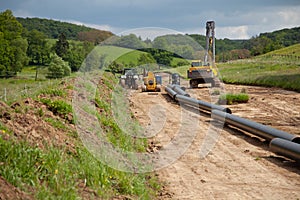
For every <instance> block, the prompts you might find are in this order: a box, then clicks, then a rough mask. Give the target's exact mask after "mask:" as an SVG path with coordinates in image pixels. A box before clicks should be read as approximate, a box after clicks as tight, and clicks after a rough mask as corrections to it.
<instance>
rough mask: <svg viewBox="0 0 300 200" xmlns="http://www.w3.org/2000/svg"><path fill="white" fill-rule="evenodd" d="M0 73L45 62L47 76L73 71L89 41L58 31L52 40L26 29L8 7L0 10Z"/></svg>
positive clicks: (9, 73) (89, 47)
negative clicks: (68, 37) (53, 40)
mask: <svg viewBox="0 0 300 200" xmlns="http://www.w3.org/2000/svg"><path fill="white" fill-rule="evenodd" d="M0 43H1V46H0V52H1V53H0V77H5V78H8V77H12V76H15V75H16V74H17V73H18V72H21V70H22V68H23V67H24V66H25V65H28V64H29V65H36V66H37V68H36V69H37V71H38V69H39V66H40V67H42V66H48V71H49V73H48V74H47V77H48V78H60V77H63V76H66V75H69V74H70V73H71V71H77V70H78V69H79V68H80V66H81V63H82V62H83V60H84V58H85V57H86V55H87V54H88V53H89V52H90V51H91V50H92V49H93V47H94V44H93V43H92V42H87V41H86V42H76V41H70V40H68V39H67V37H66V34H65V33H64V32H61V33H60V34H59V35H58V38H57V40H56V41H55V43H54V44H52V43H53V42H51V40H49V36H47V35H46V34H45V33H43V32H41V31H38V30H36V29H32V30H27V29H26V28H24V27H23V26H22V24H21V23H20V22H19V21H18V20H17V19H16V18H15V17H14V16H13V13H12V12H11V11H10V10H6V11H4V12H2V13H0Z"/></svg>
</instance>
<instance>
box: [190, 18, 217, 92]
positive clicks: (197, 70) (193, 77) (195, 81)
mask: <svg viewBox="0 0 300 200" xmlns="http://www.w3.org/2000/svg"><path fill="white" fill-rule="evenodd" d="M210 54H211V57H210V56H209V55H210ZM209 58H211V59H209ZM217 76H218V71H217V69H216V67H215V22H214V21H208V22H206V48H205V56H204V62H203V63H202V62H201V60H193V61H192V63H191V67H190V68H189V69H188V70H187V78H189V79H190V87H191V88H197V87H198V85H199V84H201V83H211V86H212V87H215V86H220V81H219V79H218V77H217Z"/></svg>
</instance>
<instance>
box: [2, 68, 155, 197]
mask: <svg viewBox="0 0 300 200" xmlns="http://www.w3.org/2000/svg"><path fill="white" fill-rule="evenodd" d="M29 71H30V70H28V71H27V73H29ZM1 81H4V80H1ZM5 81H6V82H1V86H3V85H5V88H6V90H7V98H10V95H13V94H14V93H18V91H19V90H22V91H23V93H22V94H19V96H18V98H11V99H9V100H8V99H7V101H5V102H4V100H3V99H2V101H1V100H0V105H1V106H0V116H1V117H0V163H2V164H1V165H0V174H1V176H0V178H1V179H2V178H4V180H5V181H7V182H8V183H10V184H12V185H13V188H11V187H8V188H6V190H4V189H3V188H1V191H0V194H2V193H3V194H5V193H7V192H8V190H15V189H14V187H16V188H18V190H20V191H21V192H22V193H24V194H25V195H27V194H28V195H29V196H30V197H33V199H112V198H116V199H124V198H129V199H131V198H132V199H137V198H138V197H141V198H142V199H153V198H155V194H156V192H157V191H158V190H159V187H160V185H159V183H158V181H157V180H156V178H155V176H153V175H152V174H132V173H125V172H121V171H117V170H114V169H112V168H110V167H109V166H107V165H105V164H103V163H101V162H100V161H99V160H97V159H96V158H95V157H94V156H93V155H92V154H91V153H90V152H89V151H87V150H86V148H85V147H84V145H83V144H82V142H81V140H80V137H79V136H78V134H77V132H76V128H75V126H74V122H75V119H74V116H73V112H72V93H73V92H74V91H73V90H74V88H73V85H74V78H72V77H69V78H66V79H61V80H52V81H51V82H48V81H42V82H33V81H31V80H23V79H6V80H5ZM117 81H118V80H117V79H115V77H114V76H113V75H112V74H110V73H106V74H105V75H104V76H103V77H102V81H100V83H99V84H98V88H97V92H96V96H95V97H94V99H92V100H91V101H93V102H95V104H96V113H93V114H95V115H96V116H97V118H98V120H99V123H100V124H101V126H103V127H105V128H104V129H105V131H107V133H106V136H107V137H108V140H109V141H111V142H112V143H113V144H114V145H119V147H120V148H126V149H129V150H131V151H133V152H145V150H146V148H147V141H146V140H145V139H138V138H136V139H134V138H132V137H128V136H127V135H126V134H125V133H123V132H122V130H121V129H120V128H118V125H117V124H116V123H115V122H114V118H113V116H112V110H111V107H110V102H111V101H112V99H111V98H112V96H111V93H112V87H113V86H114V85H115V84H116V83H117ZM3 83H4V84H3ZM25 85H26V88H24V86H25ZM17 86H19V87H18V88H16V87H17ZM22 87H23V88H22ZM8 91H14V93H8ZM120 96H122V97H124V95H120ZM93 112H94V111H93ZM128 119H132V118H131V117H128ZM133 123H134V124H135V123H136V122H135V121H133ZM10 198H11V199H16V198H17V196H16V197H10ZM29 199H31V198H29Z"/></svg>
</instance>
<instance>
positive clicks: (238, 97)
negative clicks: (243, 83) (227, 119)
mask: <svg viewBox="0 0 300 200" xmlns="http://www.w3.org/2000/svg"><path fill="white" fill-rule="evenodd" d="M248 100H249V95H248V94H245V93H239V94H231V93H228V94H223V95H221V96H220V97H219V101H218V103H219V104H226V103H227V104H228V105H231V104H233V103H247V102H248Z"/></svg>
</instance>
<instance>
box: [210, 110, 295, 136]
mask: <svg viewBox="0 0 300 200" xmlns="http://www.w3.org/2000/svg"><path fill="white" fill-rule="evenodd" d="M212 118H213V119H217V120H219V121H224V119H225V122H226V123H227V124H229V125H232V126H235V127H237V128H240V129H242V130H244V131H247V132H249V133H252V134H254V135H257V136H260V137H262V138H264V139H266V140H268V141H270V140H272V139H273V138H282V139H285V140H288V141H293V142H298V141H299V139H300V138H299V137H297V136H296V135H293V134H290V133H287V132H284V131H281V130H278V129H275V128H272V127H269V126H265V125H263V124H260V123H257V122H253V121H250V120H248V119H244V118H241V117H238V116H236V115H232V114H229V113H224V112H220V111H218V110H213V111H212Z"/></svg>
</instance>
